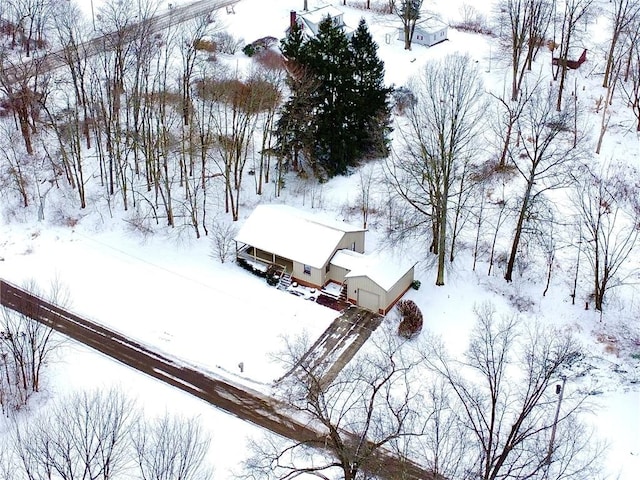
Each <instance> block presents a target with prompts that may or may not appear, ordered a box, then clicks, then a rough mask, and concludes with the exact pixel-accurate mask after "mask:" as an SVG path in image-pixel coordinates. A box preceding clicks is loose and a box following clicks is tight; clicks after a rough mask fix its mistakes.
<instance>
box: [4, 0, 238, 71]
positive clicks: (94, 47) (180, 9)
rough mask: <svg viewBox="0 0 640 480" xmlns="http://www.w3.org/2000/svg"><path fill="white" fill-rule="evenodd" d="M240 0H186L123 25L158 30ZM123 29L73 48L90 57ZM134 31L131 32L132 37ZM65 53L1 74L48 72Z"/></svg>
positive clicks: (11, 67) (60, 62) (10, 67)
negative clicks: (146, 17)
mask: <svg viewBox="0 0 640 480" xmlns="http://www.w3.org/2000/svg"><path fill="white" fill-rule="evenodd" d="M239 1H240V0H199V1H196V2H193V3H190V4H186V5H180V6H176V7H173V8H172V9H169V10H167V11H166V12H163V13H160V14H158V15H155V16H153V17H151V18H150V19H148V20H143V21H142V22H138V23H132V24H131V25H129V26H128V27H127V31H130V32H135V31H136V29H138V28H144V29H145V31H148V32H149V33H154V32H160V31H162V30H164V29H166V28H168V27H171V26H173V25H178V24H180V23H183V22H187V21H189V20H192V19H194V18H197V17H203V16H206V15H210V14H211V13H212V12H214V11H215V10H219V9H221V8H225V7H230V6H232V5H235V4H236V3H238V2H239ZM126 36H127V32H126V31H124V32H123V31H116V32H111V33H107V34H104V35H100V36H99V37H95V38H92V39H91V40H87V41H86V42H82V43H80V44H79V45H76V48H77V52H79V53H80V54H81V55H82V56H83V57H85V58H86V57H91V56H94V55H97V54H98V53H101V52H104V51H107V50H109V49H110V47H113V48H115V46H116V45H121V44H122V42H123V38H124V39H125V40H124V41H125V42H126V41H127V40H126ZM134 37H135V35H132V36H131V39H133V38H134ZM67 58H68V55H67V52H65V49H64V48H63V49H60V50H55V51H53V52H49V53H46V54H44V55H42V56H39V57H35V58H33V59H32V60H30V61H29V62H27V63H24V64H19V65H6V66H5V67H4V69H3V76H5V77H6V78H7V79H8V82H9V83H10V84H13V83H17V82H19V81H21V80H24V79H25V78H31V77H32V76H34V75H36V74H39V75H41V74H43V73H47V72H51V71H53V70H56V69H58V68H61V67H63V66H64V65H66V63H67V62H68V60H67Z"/></svg>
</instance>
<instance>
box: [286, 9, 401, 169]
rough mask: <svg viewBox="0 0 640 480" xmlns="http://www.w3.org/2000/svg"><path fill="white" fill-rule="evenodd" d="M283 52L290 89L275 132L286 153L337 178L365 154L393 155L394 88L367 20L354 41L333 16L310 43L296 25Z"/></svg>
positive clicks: (324, 21)
mask: <svg viewBox="0 0 640 480" xmlns="http://www.w3.org/2000/svg"><path fill="white" fill-rule="evenodd" d="M281 49H282V52H283V54H284V55H285V56H286V57H287V65H288V70H289V86H290V88H291V96H290V98H289V100H288V101H287V102H285V104H284V106H283V108H282V109H281V111H280V119H279V120H278V122H277V128H276V136H277V138H278V144H279V148H280V151H281V153H282V154H283V155H285V156H287V158H290V159H293V162H292V163H294V164H295V162H296V159H297V158H298V156H299V155H300V154H302V155H303V156H304V157H305V159H306V161H307V162H308V163H309V165H310V166H311V167H312V168H314V169H316V170H321V171H322V172H323V173H325V174H327V175H328V176H334V175H337V174H341V173H344V172H345V171H346V170H347V168H348V167H350V166H353V165H355V164H357V162H358V161H359V160H360V159H361V158H362V157H364V156H372V155H386V154H387V153H388V152H387V150H388V149H387V136H388V133H389V131H390V128H389V123H390V122H389V107H388V104H387V100H388V95H389V92H390V89H389V88H386V87H385V86H384V82H383V79H384V64H383V63H382V61H381V60H380V59H379V58H378V56H377V45H376V44H375V42H374V41H373V39H372V37H371V35H370V33H369V30H368V28H367V26H366V23H365V22H364V20H363V21H361V22H360V25H359V27H358V29H357V31H356V32H355V33H354V35H353V37H352V39H351V40H349V39H348V38H347V36H346V35H345V33H344V32H343V30H342V29H341V27H339V26H337V25H335V24H334V22H333V21H332V19H331V18H329V17H327V18H326V19H325V20H323V21H322V22H321V23H320V25H319V28H318V34H317V35H316V36H315V37H313V38H311V39H305V38H304V36H303V32H302V29H301V28H300V26H299V25H293V26H292V28H291V29H290V31H289V34H288V36H287V38H286V39H284V40H283V41H282V42H281Z"/></svg>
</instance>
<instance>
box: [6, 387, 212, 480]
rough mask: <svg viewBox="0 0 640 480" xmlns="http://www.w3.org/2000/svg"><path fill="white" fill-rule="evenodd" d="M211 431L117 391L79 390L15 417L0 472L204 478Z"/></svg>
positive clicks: (28, 476) (208, 472)
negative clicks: (144, 408) (155, 413)
mask: <svg viewBox="0 0 640 480" xmlns="http://www.w3.org/2000/svg"><path fill="white" fill-rule="evenodd" d="M209 446H210V436H209V434H208V433H207V432H206V431H205V430H204V429H203V427H202V424H201V423H200V421H199V420H198V418H196V417H182V416H173V415H169V414H168V413H167V414H164V415H163V416H160V417H156V418H145V417H144V416H143V415H142V414H141V413H140V411H139V409H138V407H136V405H135V402H134V401H132V400H131V399H130V398H128V397H126V396H125V395H124V394H123V393H122V392H121V391H119V390H115V389H114V390H107V391H100V390H98V391H93V392H79V393H74V394H71V395H68V396H67V397H64V398H60V399H59V400H57V401H55V403H54V404H53V405H51V406H48V407H47V410H46V412H45V411H42V412H40V413H37V414H36V415H34V416H32V417H31V418H28V419H15V420H14V422H13V423H12V425H11V429H10V430H9V432H8V435H6V436H5V437H4V438H3V439H2V448H0V478H2V479H5V480H8V479H15V480H39V479H44V478H49V479H51V478H64V479H67V480H80V479H88V478H93V479H98V478H100V479H104V480H109V479H112V480H116V479H122V478H139V479H142V480H169V479H178V478H179V479H183V480H206V479H210V478H212V469H211V467H210V466H209V464H208V461H207V459H208V455H209Z"/></svg>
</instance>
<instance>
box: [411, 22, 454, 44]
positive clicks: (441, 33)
mask: <svg viewBox="0 0 640 480" xmlns="http://www.w3.org/2000/svg"><path fill="white" fill-rule="evenodd" d="M448 30H449V26H448V25H447V24H446V23H444V22H442V21H440V20H438V19H436V18H429V19H427V20H425V21H424V22H421V23H419V24H417V25H416V28H415V30H414V31H413V38H412V39H411V43H412V44H418V45H426V46H427V47H431V46H433V45H436V44H437V43H440V42H444V41H445V40H447V35H448ZM398 40H402V41H403V42H404V29H403V28H402V27H400V28H398Z"/></svg>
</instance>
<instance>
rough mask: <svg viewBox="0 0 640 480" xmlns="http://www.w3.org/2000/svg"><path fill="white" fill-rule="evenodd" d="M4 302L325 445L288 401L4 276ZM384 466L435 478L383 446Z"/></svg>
mask: <svg viewBox="0 0 640 480" xmlns="http://www.w3.org/2000/svg"><path fill="white" fill-rule="evenodd" d="M0 304H1V305H3V306H5V307H7V308H9V309H12V310H14V311H17V312H19V313H22V314H24V315H27V316H28V317H30V318H32V319H34V320H37V321H39V322H41V323H43V324H45V325H48V326H50V327H52V328H53V329H55V330H57V331H59V332H61V333H63V334H65V335H67V336H69V337H70V338H72V339H74V340H77V341H79V342H81V343H83V344H85V345H87V346H89V347H91V348H94V349H95V350H98V351H99V352H101V353H103V354H105V355H108V356H109V357H112V358H114V359H116V360H118V361H119V362H121V363H124V364H125V365H128V366H130V367H132V368H135V369H136V370H138V371H140V372H143V373H146V374H147V375H150V376H151V377H154V378H157V379H159V380H162V381H163V382H165V383H168V384H169V385H172V386H174V387H177V388H179V389H181V390H184V391H186V392H188V393H190V394H192V395H194V396H196V397H198V398H200V399H202V400H204V401H206V402H208V403H210V404H212V405H214V406H216V407H218V408H220V409H222V410H224V411H226V412H228V413H231V414H233V415H235V416H236V417H238V418H240V419H242V420H244V421H248V422H251V423H253V424H255V425H258V426H260V427H263V428H265V429H267V430H270V431H271V432H274V433H277V434H278V435H282V436H283V437H286V438H289V439H292V440H295V441H298V442H304V443H306V444H308V445H310V446H315V447H317V448H323V446H324V444H325V442H324V435H323V432H322V430H321V429H320V428H314V427H313V426H311V425H310V424H309V423H305V422H303V421H301V420H300V419H298V418H294V417H293V416H292V415H291V414H290V413H289V410H288V408H287V405H286V404H284V403H282V402H279V401H278V400H276V399H274V398H272V397H269V396H267V395H264V394H262V393H260V392H257V391H255V390H252V389H250V388H247V387H245V386H240V385H233V384H231V383H229V382H228V381H224V380H223V379H221V378H217V377H215V376H212V375H211V374H209V373H205V372H202V371H199V370H197V369H196V368H192V367H190V366H188V365H185V364H181V363H180V362H179V361H178V360H176V359H172V358H169V357H168V356H166V355H163V354H160V353H157V352H154V351H153V350H151V349H150V348H149V347H147V346H144V345H141V344H139V343H137V342H135V341H132V340H131V339H129V338H127V337H125V336H123V335H121V334H119V333H118V332H116V331H114V330H110V329H107V328H105V327H103V326H101V325H98V324H96V323H93V322H90V321H88V320H86V319H84V318H81V317H79V316H77V315H75V314H73V313H71V312H68V311H66V310H64V309H62V308H60V307H58V306H56V305H53V304H51V303H49V302H46V301H44V300H42V299H40V298H38V297H35V296H33V295H31V294H30V293H29V292H27V291H25V290H22V289H21V288H18V287H16V286H14V285H11V284H10V283H8V282H5V281H4V280H0ZM378 457H379V458H378V462H376V463H378V464H379V465H380V471H378V472H376V474H377V475H378V476H380V477H382V478H387V479H389V480H391V479H395V478H400V477H402V478H405V479H408V480H411V479H414V480H432V479H433V478H434V477H433V475H432V474H431V473H430V472H428V471H426V470H424V469H422V468H421V467H420V466H418V465H417V464H414V463H412V462H407V461H405V460H401V459H399V458H397V457H396V456H395V455H393V454H392V453H391V452H388V451H384V450H383V451H378Z"/></svg>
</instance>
